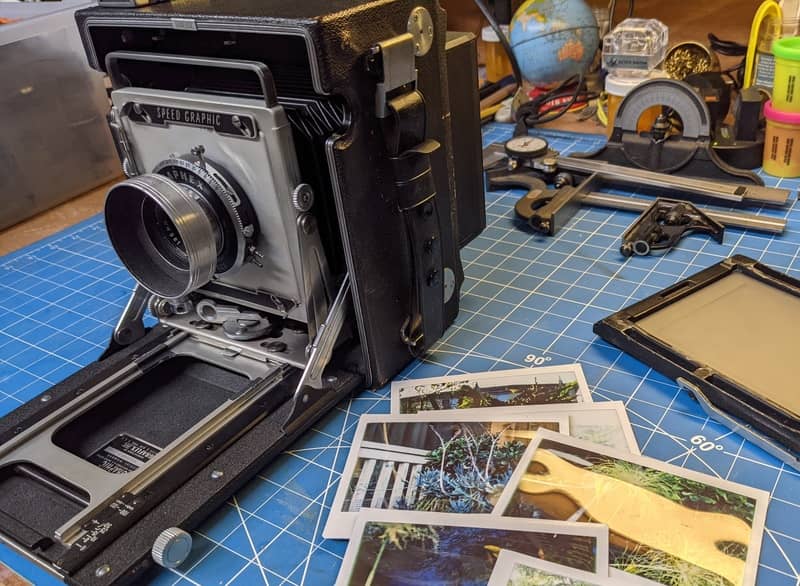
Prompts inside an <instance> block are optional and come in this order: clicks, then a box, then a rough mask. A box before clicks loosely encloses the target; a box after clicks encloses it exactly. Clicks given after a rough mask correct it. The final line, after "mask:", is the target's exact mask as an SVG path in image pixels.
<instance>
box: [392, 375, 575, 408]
mask: <svg viewBox="0 0 800 586" xmlns="http://www.w3.org/2000/svg"><path fill="white" fill-rule="evenodd" d="M409 391H410V392H406V389H401V391H400V393H401V399H400V413H418V412H420V411H440V410H447V409H479V408H485V407H513V406H520V405H547V404H551V403H577V402H579V401H580V395H579V385H578V381H577V379H576V378H575V377H574V375H572V374H570V373H563V374H561V375H558V376H552V377H550V376H548V377H546V378H545V379H539V378H536V377H535V378H533V380H527V381H524V382H516V383H507V384H506V383H504V384H498V383H496V382H495V383H492V382H491V380H487V381H486V382H485V383H484V384H481V383H480V382H479V381H474V380H463V381H450V382H445V383H440V384H425V385H418V386H415V387H414V388H413V389H409ZM404 395H407V396H404Z"/></svg>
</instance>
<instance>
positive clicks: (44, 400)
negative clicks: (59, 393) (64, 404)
mask: <svg viewBox="0 0 800 586" xmlns="http://www.w3.org/2000/svg"><path fill="white" fill-rule="evenodd" d="M52 398H53V397H51V396H50V395H42V397H41V398H40V399H39V400H40V401H41V402H42V403H47V402H48V401H49V400H50V399H52Z"/></svg>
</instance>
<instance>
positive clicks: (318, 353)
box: [295, 275, 350, 400]
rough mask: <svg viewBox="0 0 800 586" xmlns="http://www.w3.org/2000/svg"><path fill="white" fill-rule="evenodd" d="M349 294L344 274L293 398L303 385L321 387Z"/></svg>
mask: <svg viewBox="0 0 800 586" xmlns="http://www.w3.org/2000/svg"><path fill="white" fill-rule="evenodd" d="M349 294H350V275H345V278H344V280H343V281H342V284H341V286H340V287H339V293H338V294H337V295H336V299H335V300H334V301H333V305H331V309H330V311H329V312H328V317H327V318H325V321H324V322H323V324H322V325H321V326H320V327H319V331H317V336H316V337H315V338H314V341H313V342H312V343H311V347H310V351H309V353H308V363H307V364H306V368H305V370H304V371H303V376H302V377H300V382H299V383H297V390H296V391H295V400H296V399H297V397H299V396H300V395H301V394H302V393H303V387H305V386H311V387H314V388H315V389H321V388H323V386H324V385H323V383H322V371H324V370H325V367H326V366H327V365H328V363H329V362H330V360H331V356H332V355H333V348H334V346H335V345H336V340H337V339H338V338H339V334H340V333H341V331H342V326H343V325H344V320H345V317H346V316H347V297H348V295H349Z"/></svg>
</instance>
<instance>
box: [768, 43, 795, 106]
mask: <svg viewBox="0 0 800 586" xmlns="http://www.w3.org/2000/svg"><path fill="white" fill-rule="evenodd" d="M772 53H773V54H774V55H775V86H774V88H773V90H772V105H773V107H774V108H775V109H777V110H780V111H782V112H800V37H784V38H782V39H778V40H777V41H775V42H774V43H772Z"/></svg>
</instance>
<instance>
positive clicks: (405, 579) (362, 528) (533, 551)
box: [336, 509, 608, 586]
mask: <svg viewBox="0 0 800 586" xmlns="http://www.w3.org/2000/svg"><path fill="white" fill-rule="evenodd" d="M503 550H511V551H515V552H519V553H523V554H526V555H529V556H535V557H538V558H540V559H544V560H547V561H550V562H553V563H556V564H560V565H563V566H567V567H570V568H575V569H578V570H582V571H584V572H588V573H591V574H594V575H597V576H607V575H608V559H607V556H608V530H607V529H606V528H605V527H603V526H602V525H594V524H590V523H562V522H550V521H531V520H527V519H504V518H499V517H489V518H488V519H487V517H485V516H483V515H478V516H475V515H454V514H446V513H419V512H411V511H373V510H369V509H367V510H364V511H362V512H361V513H360V514H359V516H358V519H357V521H356V524H355V528H354V530H353V536H352V538H351V539H350V543H349V544H348V547H347V552H346V553H345V556H344V560H343V561H342V567H341V570H340V572H339V577H338V580H337V582H336V585H337V586H364V585H365V584H373V585H378V584H443V583H444V584H458V583H463V582H467V581H468V582H469V583H470V584H473V585H475V586H482V585H483V584H488V583H489V580H490V579H491V576H492V572H493V570H494V568H495V565H496V563H497V558H498V556H499V555H500V553H501V551H503Z"/></svg>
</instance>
